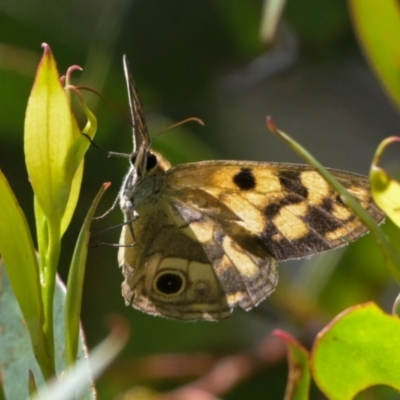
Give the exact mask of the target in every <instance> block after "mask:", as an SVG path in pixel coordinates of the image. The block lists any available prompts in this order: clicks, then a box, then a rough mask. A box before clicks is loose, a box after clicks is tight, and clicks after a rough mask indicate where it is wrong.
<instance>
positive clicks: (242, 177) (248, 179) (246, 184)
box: [233, 168, 256, 190]
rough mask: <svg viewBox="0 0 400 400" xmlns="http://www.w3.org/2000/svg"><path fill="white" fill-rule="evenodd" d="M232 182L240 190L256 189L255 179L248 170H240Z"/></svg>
mask: <svg viewBox="0 0 400 400" xmlns="http://www.w3.org/2000/svg"><path fill="white" fill-rule="evenodd" d="M233 182H234V183H235V185H236V186H237V187H238V188H239V189H240V190H251V189H254V188H255V187H256V178H255V177H254V174H253V171H252V170H251V169H250V168H241V170H240V171H239V172H238V173H237V174H236V175H235V176H234V177H233Z"/></svg>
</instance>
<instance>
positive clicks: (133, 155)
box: [131, 152, 137, 165]
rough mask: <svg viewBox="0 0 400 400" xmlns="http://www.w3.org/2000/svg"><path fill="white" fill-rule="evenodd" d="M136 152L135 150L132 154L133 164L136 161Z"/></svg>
mask: <svg viewBox="0 0 400 400" xmlns="http://www.w3.org/2000/svg"><path fill="white" fill-rule="evenodd" d="M136 155H137V154H136V152H134V153H132V155H131V164H132V165H135V162H136Z"/></svg>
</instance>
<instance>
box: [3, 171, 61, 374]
mask: <svg viewBox="0 0 400 400" xmlns="http://www.w3.org/2000/svg"><path fill="white" fill-rule="evenodd" d="M0 199H1V200H0V221H1V223H0V253H1V256H2V258H3V261H4V263H5V265H6V268H7V273H8V276H9V277H10V281H11V285H12V287H13V290H14V293H15V296H16V298H17V299H18V302H19V304H20V307H21V310H22V314H23V316H24V319H25V323H26V325H27V328H28V330H29V332H30V335H31V338H32V344H33V346H34V351H35V354H36V355H37V357H38V360H39V362H40V365H41V368H42V369H43V371H47V373H48V374H49V375H51V374H52V370H53V367H52V360H51V359H50V358H49V355H48V354H47V353H46V351H45V347H46V346H45V344H44V343H45V342H46V339H45V337H44V335H43V323H44V310H43V302H42V295H41V287H40V279H39V266H38V263H37V258H36V255H35V249H34V247H33V242H32V237H31V234H30V232H29V228H28V223H27V222H26V219H25V215H24V214H23V212H22V210H21V208H20V206H19V204H18V202H17V199H16V198H15V197H14V194H13V192H12V190H11V188H10V186H9V184H8V182H7V180H6V178H5V176H4V175H3V174H2V172H1V171H0ZM3 308H4V307H3ZM0 310H1V308H0Z"/></svg>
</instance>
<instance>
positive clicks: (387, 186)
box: [369, 136, 400, 227]
mask: <svg viewBox="0 0 400 400" xmlns="http://www.w3.org/2000/svg"><path fill="white" fill-rule="evenodd" d="M393 142H400V137H396V136H393V137H389V138H387V139H385V140H383V141H382V142H381V144H380V145H379V146H378V148H377V150H376V152H375V157H374V159H373V161H372V165H371V169H370V172H369V177H370V181H371V190H372V197H373V198H374V201H375V203H376V204H377V205H378V207H379V208H380V209H381V210H383V211H384V212H385V213H386V214H387V216H388V217H389V218H390V219H391V220H392V221H393V222H394V223H395V224H396V225H397V226H398V227H400V183H399V182H397V181H396V180H395V179H393V178H392V177H391V176H389V175H388V173H387V172H386V171H385V170H384V169H382V168H380V167H378V163H379V161H380V159H381V157H382V155H383V152H384V150H385V149H386V147H387V146H388V145H389V144H390V143H393Z"/></svg>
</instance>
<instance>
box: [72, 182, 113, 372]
mask: <svg viewBox="0 0 400 400" xmlns="http://www.w3.org/2000/svg"><path fill="white" fill-rule="evenodd" d="M109 186H110V184H109V183H105V184H104V185H103V186H102V187H101V189H100V191H99V193H98V194H97V196H96V197H95V199H94V200H93V203H92V205H91V207H90V209H89V212H88V214H87V215H86V218H85V222H84V224H83V226H82V229H81V231H80V233H79V237H78V240H77V242H76V246H75V251H74V255H73V257H72V261H71V266H70V269H69V275H68V289H67V298H66V311H65V318H66V352H67V360H68V364H69V365H71V364H72V363H73V362H75V361H76V356H77V350H78V340H79V322H80V314H81V305H82V290H83V280H84V275H85V267H86V258H87V252H88V246H89V239H90V224H91V222H92V219H93V216H94V213H95V211H96V208H97V205H98V204H99V201H100V199H101V197H102V196H103V194H104V192H105V191H106V189H107V188H108V187H109Z"/></svg>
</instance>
